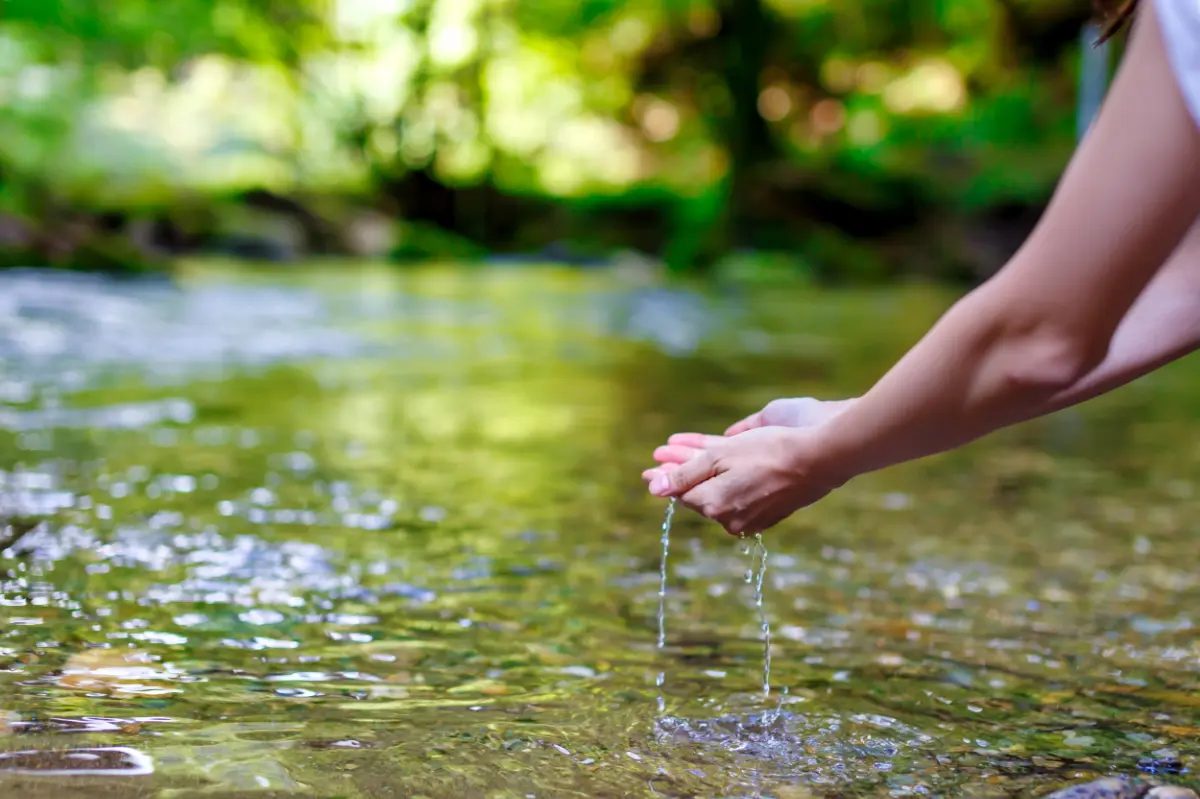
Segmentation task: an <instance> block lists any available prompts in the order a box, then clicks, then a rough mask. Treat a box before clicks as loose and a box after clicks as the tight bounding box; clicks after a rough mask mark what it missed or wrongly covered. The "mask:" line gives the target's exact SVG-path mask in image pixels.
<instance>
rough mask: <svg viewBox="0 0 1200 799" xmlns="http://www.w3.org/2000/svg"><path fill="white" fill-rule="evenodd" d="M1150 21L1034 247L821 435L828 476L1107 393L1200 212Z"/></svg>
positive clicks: (1198, 142)
mask: <svg viewBox="0 0 1200 799" xmlns="http://www.w3.org/2000/svg"><path fill="white" fill-rule="evenodd" d="M1139 17H1140V18H1139V21H1138V24H1137V25H1136V27H1135V30H1134V32H1133V36H1132V39H1131V42H1130V45H1129V48H1128V50H1127V52H1126V55H1125V57H1124V60H1123V62H1122V65H1121V67H1120V70H1119V71H1118V73H1117V77H1116V80H1115V81H1114V83H1113V87H1112V90H1111V92H1110V94H1109V96H1108V98H1107V100H1106V102H1105V104H1104V107H1103V109H1102V110H1101V113H1100V115H1099V117H1098V118H1097V120H1096V122H1095V124H1094V125H1093V127H1092V129H1091V131H1090V132H1089V133H1088V135H1087V137H1086V138H1085V139H1084V141H1083V143H1082V145H1081V147H1080V149H1079V151H1078V152H1077V153H1076V155H1075V157H1074V158H1073V159H1072V162H1071V164H1070V166H1069V167H1068V169H1067V172H1066V174H1065V175H1064V177H1063V180H1062V182H1061V183H1060V185H1059V187H1058V190H1057V191H1056V192H1055V195H1054V198H1053V199H1052V201H1051V203H1050V205H1049V207H1048V208H1047V210H1046V213H1045V214H1044V215H1043V217H1042V220H1041V221H1040V222H1039V224H1038V226H1037V228H1036V229H1035V230H1034V232H1033V234H1032V235H1031V236H1030V238H1029V240H1028V241H1027V242H1026V244H1025V245H1024V246H1023V247H1022V248H1021V250H1020V251H1019V252H1018V253H1017V254H1016V255H1015V256H1014V257H1013V259H1012V260H1011V261H1010V262H1009V264H1008V265H1006V266H1005V268H1004V269H1003V270H1001V271H1000V273H998V274H997V275H996V276H995V277H994V278H993V279H992V280H991V281H989V282H988V283H987V284H985V285H984V286H982V287H981V288H979V289H978V290H976V291H974V292H972V293H971V294H970V295H968V296H967V297H966V298H964V299H963V300H961V301H960V302H959V303H957V304H956V305H955V306H954V307H953V308H951V309H950V311H949V312H947V313H946V315H945V316H943V317H942V319H941V320H940V321H939V322H938V323H937V324H936V325H935V326H934V328H933V329H932V330H931V331H930V333H929V334H928V335H927V336H926V337H925V338H924V339H923V340H922V341H921V342H920V343H918V344H917V345H916V346H915V347H914V348H913V349H912V350H911V351H910V352H909V353H908V354H907V355H906V356H905V357H904V358H903V359H901V361H900V362H899V363H898V364H897V365H896V366H895V367H894V368H893V369H892V370H891V371H890V372H888V374H887V375H885V376H884V377H883V379H882V380H880V381H879V382H878V383H877V384H876V385H875V386H874V387H873V388H872V389H871V390H870V391H869V392H867V393H866V394H865V395H864V396H863V397H861V398H860V399H859V400H858V401H857V402H856V403H854V405H853V406H852V407H851V408H850V409H848V410H847V411H845V412H844V413H842V414H840V415H838V416H837V417H835V418H834V419H833V420H831V421H830V422H829V423H828V424H826V425H823V426H822V427H821V428H820V438H821V442H820V444H819V445H818V446H817V448H816V449H817V450H818V451H820V452H823V453H824V454H823V456H822V458H821V459H822V460H823V461H824V464H823V468H825V469H829V470H831V472H832V474H835V475H837V476H839V477H842V478H845V479H848V478H849V477H852V476H853V475H855V474H861V473H864V472H868V471H872V470H875V469H879V468H882V467H885V466H888V465H891V464H894V463H899V462H902V461H907V460H912V459H914V458H919V457H923V456H925V455H930V454H933V453H936V452H941V451H944V450H947V449H951V448H953V447H956V446H959V445H961V444H964V443H967V442H968V441H971V440H973V439H975V438H978V437H980V436H982V435H985V434H987V433H989V432H991V431H993V430H996V429H998V428H1001V427H1004V426H1006V425H1009V424H1013V423H1015V422H1019V421H1022V420H1024V419H1028V418H1031V417H1033V416H1037V415H1040V414H1042V413H1045V412H1048V410H1052V409H1054V408H1055V407H1056V405H1057V406H1058V407H1062V406H1065V405H1067V404H1071V402H1073V401H1078V399H1082V398H1083V397H1084V396H1090V394H1089V392H1093V393H1098V392H1099V391H1100V390H1103V388H1104V386H1106V385H1107V382H1106V381H1104V380H1101V379H1097V380H1095V381H1091V382H1090V383H1089V382H1088V381H1087V380H1086V377H1087V376H1088V375H1091V374H1095V375H1097V377H1098V378H1099V377H1101V376H1102V375H1103V372H1102V371H1096V370H1097V367H1099V366H1100V365H1101V364H1102V363H1104V361H1105V358H1106V357H1107V356H1108V354H1109V349H1110V343H1112V342H1113V334H1114V332H1115V331H1116V330H1117V327H1118V325H1119V324H1120V322H1121V320H1122V318H1123V317H1125V316H1126V314H1127V312H1128V311H1129V310H1130V307H1131V306H1132V305H1133V303H1134V301H1135V300H1136V299H1137V298H1138V296H1139V295H1140V294H1141V293H1142V291H1143V289H1144V288H1145V287H1146V285H1147V283H1148V282H1149V281H1150V280H1151V278H1152V277H1154V275H1155V273H1156V271H1157V270H1158V269H1159V267H1160V265H1162V264H1163V262H1164V261H1165V260H1166V259H1167V257H1168V256H1169V255H1170V254H1171V253H1172V251H1173V250H1175V249H1176V246H1177V245H1178V244H1179V243H1180V241H1181V239H1182V238H1183V236H1184V234H1185V232H1186V231H1187V229H1188V227H1189V226H1190V225H1191V224H1192V222H1193V221H1195V220H1196V218H1197V215H1198V213H1200V130H1198V129H1197V125H1196V122H1195V120H1193V119H1192V117H1191V116H1190V115H1189V113H1188V110H1187V108H1186V106H1185V105H1184V102H1183V99H1182V96H1181V94H1180V92H1179V89H1178V86H1177V84H1176V82H1175V77H1174V75H1173V74H1172V71H1171V68H1170V65H1169V63H1168V61H1167V56H1166V52H1165V49H1164V46H1163V41H1162V38H1161V35H1160V32H1159V29H1158V21H1157V19H1156V17H1155V15H1154V5H1153V4H1146V5H1145V7H1144V8H1143V10H1142V11H1141V13H1140V15H1139ZM1117 344H1118V345H1119V344H1122V342H1119V341H1118V342H1117ZM1117 375H1118V372H1116V371H1115V370H1114V371H1113V372H1109V373H1108V378H1109V379H1112V378H1116V377H1117ZM1122 382H1123V381H1122ZM1076 398H1078V399H1076Z"/></svg>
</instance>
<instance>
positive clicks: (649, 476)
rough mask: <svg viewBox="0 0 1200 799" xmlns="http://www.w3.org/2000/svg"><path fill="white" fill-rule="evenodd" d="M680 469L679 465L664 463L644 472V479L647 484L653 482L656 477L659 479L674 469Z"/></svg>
mask: <svg viewBox="0 0 1200 799" xmlns="http://www.w3.org/2000/svg"><path fill="white" fill-rule="evenodd" d="M678 468H679V464H678V463H664V464H662V465H661V466H654V467H651V468H649V469H647V470H646V471H644V472H642V479H643V480H645V481H646V482H647V483H649V482H650V481H651V480H653V479H654V478H655V477H658V476H659V475H660V474H665V473H666V472H669V471H671V470H672V469H678Z"/></svg>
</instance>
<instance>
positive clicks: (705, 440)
mask: <svg viewBox="0 0 1200 799" xmlns="http://www.w3.org/2000/svg"><path fill="white" fill-rule="evenodd" d="M724 440H725V436H706V435H704V434H702V433H676V434H675V435H673V436H671V437H670V438H668V439H667V443H668V444H673V445H676V446H680V447H690V448H691V449H708V448H709V447H711V446H713V445H714V444H720V443H721V442H722V441H724Z"/></svg>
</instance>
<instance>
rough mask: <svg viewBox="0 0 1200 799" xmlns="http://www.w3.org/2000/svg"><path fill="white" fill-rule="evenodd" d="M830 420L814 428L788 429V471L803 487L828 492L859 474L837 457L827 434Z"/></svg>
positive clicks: (845, 460)
mask: <svg viewBox="0 0 1200 799" xmlns="http://www.w3.org/2000/svg"><path fill="white" fill-rule="evenodd" d="M833 421H834V420H833V419H830V420H829V421H828V422H827V423H825V424H823V425H820V426H819V427H813V428H799V429H793V430H787V431H785V432H784V435H785V436H787V438H788V448H789V449H790V450H791V457H790V460H791V471H792V473H793V474H795V475H796V476H797V477H798V478H799V479H800V480H802V481H803V482H804V483H806V484H810V485H819V486H821V487H823V488H825V489H827V490H829V491H833V490H835V489H838V488H841V487H842V486H843V485H845V484H846V483H848V482H850V480H852V479H853V478H855V477H857V476H858V473H857V472H856V471H855V470H854V469H853V468H852V466H851V464H850V462H849V461H848V460H847V459H845V458H842V457H840V455H839V450H838V449H837V448H836V447H835V446H834V444H835V440H834V439H832V438H831V437H830V435H829V428H830V427H832V425H833Z"/></svg>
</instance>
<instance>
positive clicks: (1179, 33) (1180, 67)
mask: <svg viewBox="0 0 1200 799" xmlns="http://www.w3.org/2000/svg"><path fill="white" fill-rule="evenodd" d="M1154 5H1155V10H1156V11H1157V12H1158V23H1159V27H1160V28H1161V29H1162V35H1163V41H1164V43H1165V44H1166V47H1167V59H1168V60H1169V61H1170V62H1171V68H1172V69H1173V70H1174V72H1175V77H1176V79H1177V80H1178V82H1179V89H1180V91H1181V92H1182V93H1183V99H1184V102H1186V103H1187V107H1188V110H1190V111H1191V112H1192V117H1193V118H1194V119H1195V120H1196V124H1197V125H1200V0H1154Z"/></svg>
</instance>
